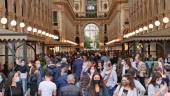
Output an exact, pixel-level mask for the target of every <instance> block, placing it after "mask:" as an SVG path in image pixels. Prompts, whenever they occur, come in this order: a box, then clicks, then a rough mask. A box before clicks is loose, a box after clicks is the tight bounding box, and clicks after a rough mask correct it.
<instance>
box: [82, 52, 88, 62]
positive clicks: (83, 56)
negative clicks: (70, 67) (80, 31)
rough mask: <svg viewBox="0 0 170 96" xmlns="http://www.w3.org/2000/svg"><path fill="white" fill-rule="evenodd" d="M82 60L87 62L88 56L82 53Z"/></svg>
mask: <svg viewBox="0 0 170 96" xmlns="http://www.w3.org/2000/svg"><path fill="white" fill-rule="evenodd" d="M82 58H83V61H87V60H88V55H87V54H86V53H83V54H82Z"/></svg>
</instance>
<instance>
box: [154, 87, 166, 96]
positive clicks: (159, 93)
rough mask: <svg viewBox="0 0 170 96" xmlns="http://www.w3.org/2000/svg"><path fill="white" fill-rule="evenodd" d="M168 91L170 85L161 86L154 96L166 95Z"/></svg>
mask: <svg viewBox="0 0 170 96" xmlns="http://www.w3.org/2000/svg"><path fill="white" fill-rule="evenodd" d="M167 92H168V87H167V86H166V85H163V86H161V88H160V89H159V90H158V91H157V92H156V93H155V94H154V96H164V94H165V93H167Z"/></svg>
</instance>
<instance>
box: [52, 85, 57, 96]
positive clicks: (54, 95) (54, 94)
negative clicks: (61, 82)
mask: <svg viewBox="0 0 170 96" xmlns="http://www.w3.org/2000/svg"><path fill="white" fill-rule="evenodd" d="M56 90H57V87H56V85H55V84H54V88H53V96H57V92H56Z"/></svg>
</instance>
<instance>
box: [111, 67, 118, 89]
mask: <svg viewBox="0 0 170 96" xmlns="http://www.w3.org/2000/svg"><path fill="white" fill-rule="evenodd" d="M112 79H113V83H112V87H115V86H116V84H117V73H116V71H114V70H112Z"/></svg>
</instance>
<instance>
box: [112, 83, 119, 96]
mask: <svg viewBox="0 0 170 96" xmlns="http://www.w3.org/2000/svg"><path fill="white" fill-rule="evenodd" d="M119 90H120V85H119V86H117V88H116V90H115V92H114V93H113V96H118V95H119Z"/></svg>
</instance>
